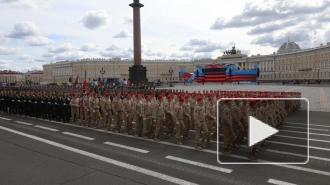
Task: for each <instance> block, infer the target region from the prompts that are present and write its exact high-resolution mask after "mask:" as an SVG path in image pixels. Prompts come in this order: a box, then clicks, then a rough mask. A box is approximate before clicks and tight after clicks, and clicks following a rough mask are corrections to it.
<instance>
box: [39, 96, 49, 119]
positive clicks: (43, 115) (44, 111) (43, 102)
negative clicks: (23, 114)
mask: <svg viewBox="0 0 330 185" xmlns="http://www.w3.org/2000/svg"><path fill="white" fill-rule="evenodd" d="M47 103H48V99H47V95H46V92H43V94H42V96H41V109H40V113H41V118H42V119H47Z"/></svg>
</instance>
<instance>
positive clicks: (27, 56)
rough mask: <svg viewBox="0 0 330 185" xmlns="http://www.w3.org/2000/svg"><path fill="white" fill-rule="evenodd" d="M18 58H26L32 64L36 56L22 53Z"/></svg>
mask: <svg viewBox="0 0 330 185" xmlns="http://www.w3.org/2000/svg"><path fill="white" fill-rule="evenodd" d="M18 59H21V60H24V61H26V62H28V63H30V64H33V63H35V60H34V57H33V56H31V55H28V54H24V55H21V56H20V57H19V58H18Z"/></svg>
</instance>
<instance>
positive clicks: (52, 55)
mask: <svg viewBox="0 0 330 185" xmlns="http://www.w3.org/2000/svg"><path fill="white" fill-rule="evenodd" d="M54 56H55V55H54V54H53V53H45V54H43V55H42V57H44V58H52V57H54Z"/></svg>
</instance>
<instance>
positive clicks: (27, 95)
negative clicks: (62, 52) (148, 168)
mask: <svg viewBox="0 0 330 185" xmlns="http://www.w3.org/2000/svg"><path fill="white" fill-rule="evenodd" d="M93 89H94V90H95V91H93V92H81V89H77V90H75V91H74V90H72V89H65V88H64V89H63V88H60V87H59V88H54V87H52V88H51V89H47V88H41V87H39V89H37V90H36V89H33V88H32V89H24V88H21V89H20V88H13V89H10V88H6V89H2V90H0V111H1V112H2V113H5V114H13V115H20V116H25V117H27V116H29V117H36V118H42V119H48V120H55V121H61V122H64V123H69V122H70V119H71V122H72V123H73V124H81V125H82V126H86V127H91V126H94V127H96V128H99V126H100V125H99V123H100V122H102V125H101V127H100V128H102V127H103V129H104V130H106V131H110V130H111V129H112V126H114V129H113V131H115V132H118V133H124V134H133V135H135V136H136V137H144V138H145V139H154V140H155V141H157V142H161V141H162V139H163V138H166V137H173V138H174V137H175V140H176V143H177V144H184V142H183V140H181V137H183V139H184V140H189V139H191V137H190V136H191V132H189V131H190V130H192V129H194V130H195V131H196V132H195V138H194V140H195V148H196V149H198V150H202V149H203V148H206V147H207V144H209V143H210V141H211V139H213V140H216V138H217V136H218V134H221V132H222V133H223V139H224V146H223V154H225V155H231V154H232V153H233V149H235V148H240V147H241V144H245V143H246V142H247V140H246V138H247V137H248V132H247V130H248V122H247V120H248V116H250V115H252V116H255V117H257V118H258V119H260V120H262V121H264V122H266V123H268V124H269V125H270V126H272V127H276V128H281V127H282V126H283V124H284V120H285V118H286V117H287V116H288V115H291V114H294V112H295V111H297V110H299V108H300V106H301V104H300V100H290V101H288V100H286V101H284V100H261V101H259V100H258V98H275V99H276V98H301V93H300V92H271V91H224V90H223V91H203V92H200V91H198V92H196V91H195V92H187V91H183V90H159V89H156V90H151V89H128V88H126V89H113V88H109V87H107V86H105V87H98V88H93ZM63 92H65V93H63ZM101 95H104V96H101ZM221 98H255V100H251V101H247V100H234V101H231V100H226V101H221V102H220V103H219V107H218V109H219V111H218V113H219V114H218V115H216V112H217V111H216V109H217V108H216V102H217V100H219V99H221ZM101 115H102V116H101ZM71 116H72V117H71ZM217 117H219V119H216V118H217ZM78 119H80V121H78ZM216 120H219V122H216ZM122 126H123V127H124V129H122ZM132 127H135V131H133V130H132ZM174 128H175V130H176V131H175V132H176V134H174ZM217 128H219V130H218V129H217ZM205 141H206V143H205ZM263 145H267V142H266V141H262V142H260V143H258V144H256V145H255V146H252V147H251V148H249V149H248V150H247V157H248V158H249V159H251V160H257V156H258V155H257V153H258V152H260V147H261V146H263Z"/></svg>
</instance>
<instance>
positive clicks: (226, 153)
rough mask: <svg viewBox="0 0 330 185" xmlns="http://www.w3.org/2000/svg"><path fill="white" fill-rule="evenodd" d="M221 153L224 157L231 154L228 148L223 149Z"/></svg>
mask: <svg viewBox="0 0 330 185" xmlns="http://www.w3.org/2000/svg"><path fill="white" fill-rule="evenodd" d="M222 153H223V154H224V155H231V152H230V151H229V150H228V148H224V149H223V152H222Z"/></svg>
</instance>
